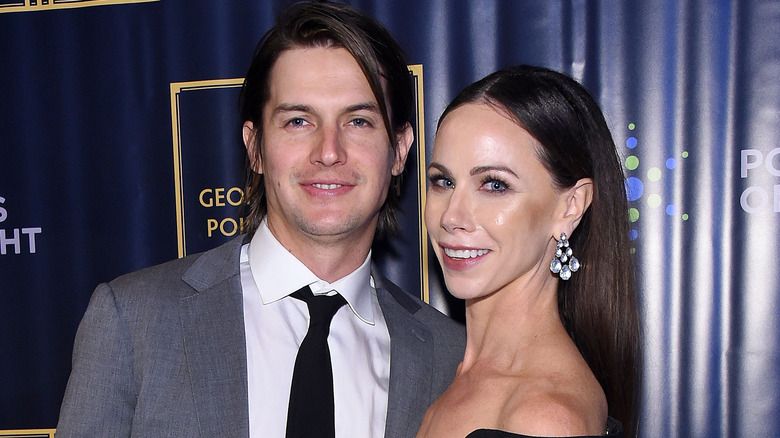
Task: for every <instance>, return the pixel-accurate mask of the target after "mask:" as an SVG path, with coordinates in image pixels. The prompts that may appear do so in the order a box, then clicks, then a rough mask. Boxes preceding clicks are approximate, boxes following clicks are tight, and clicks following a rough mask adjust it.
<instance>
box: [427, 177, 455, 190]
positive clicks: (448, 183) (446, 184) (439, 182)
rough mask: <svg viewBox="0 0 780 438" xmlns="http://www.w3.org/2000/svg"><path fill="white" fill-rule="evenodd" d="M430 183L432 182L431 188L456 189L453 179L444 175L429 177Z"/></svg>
mask: <svg viewBox="0 0 780 438" xmlns="http://www.w3.org/2000/svg"><path fill="white" fill-rule="evenodd" d="M428 181H430V183H431V186H433V187H442V188H453V187H455V183H454V182H452V180H451V179H449V178H447V177H444V176H443V175H431V176H429V177H428Z"/></svg>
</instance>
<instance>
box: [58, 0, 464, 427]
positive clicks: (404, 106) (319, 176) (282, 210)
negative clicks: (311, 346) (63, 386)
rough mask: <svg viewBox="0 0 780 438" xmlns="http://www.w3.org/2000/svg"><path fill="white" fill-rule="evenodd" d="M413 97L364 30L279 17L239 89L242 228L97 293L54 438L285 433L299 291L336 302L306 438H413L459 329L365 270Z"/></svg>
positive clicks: (369, 26)
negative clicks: (320, 422) (320, 394)
mask: <svg viewBox="0 0 780 438" xmlns="http://www.w3.org/2000/svg"><path fill="white" fill-rule="evenodd" d="M412 102H413V100H412V89H411V85H410V78H409V76H408V72H407V70H406V63H405V61H404V58H403V56H402V55H401V52H400V49H399V48H398V46H397V44H396V43H395V41H393V39H392V37H391V36H390V35H389V33H387V31H386V30H384V29H383V28H382V27H381V26H380V25H379V24H378V23H376V22H375V21H374V20H373V19H371V18H369V17H367V16H365V15H363V14H361V13H359V12H357V11H356V10H354V9H352V8H351V7H348V6H345V5H341V4H335V3H305V4H299V5H296V6H293V7H292V8H291V9H289V10H288V11H286V13H284V14H283V15H282V16H281V17H280V18H279V19H278V21H277V25H276V26H275V27H274V28H273V29H271V31H269V33H267V34H266V36H264V37H263V39H262V40H261V42H260V44H259V45H258V49H257V50H256V52H255V55H254V59H253V62H252V66H251V67H250V69H249V72H248V73H247V77H246V79H245V82H244V87H243V90H242V98H241V105H242V114H241V115H242V118H243V120H245V123H244V126H243V137H244V142H245V145H246V148H247V152H248V157H249V160H248V163H249V167H250V168H251V171H250V172H249V173H250V177H249V183H248V186H249V190H248V198H249V199H248V206H249V216H248V218H247V221H248V235H247V236H246V237H244V238H239V239H236V240H233V241H231V242H229V243H227V244H225V245H222V246H220V247H218V248H216V249H213V250H211V251H207V252H205V253H203V254H200V255H195V256H190V257H186V258H184V259H180V260H175V261H172V262H169V263H166V264H163V265H160V266H156V267H152V268H148V269H145V270H142V271H139V272H137V273H133V274H129V275H126V276H123V277H120V278H118V279H116V280H114V281H112V282H111V283H109V284H104V285H101V286H99V287H98V288H97V290H96V291H95V294H94V295H93V298H92V300H91V302H90V305H89V308H88V310H87V312H86V314H85V316H84V319H83V321H82V324H81V326H80V327H79V332H78V334H77V337H76V342H75V345H74V359H73V371H72V374H71V378H70V381H69V383H68V388H67V390H66V394H65V399H64V401H63V406H62V410H61V413H60V423H59V425H58V431H57V436H58V438H61V437H63V436H64V437H69V436H79V437H83V436H101V437H105V436H111V437H115V436H131V435H132V436H154V437H164V436H187V437H194V436H201V437H216V436H225V437H253V438H254V437H258V436H263V437H265V436H268V437H274V436H284V435H285V433H289V428H290V425H289V424H288V415H289V416H292V415H293V414H294V413H295V411H296V409H292V408H289V406H291V405H288V400H290V398H291V397H292V394H293V393H294V392H295V391H294V390H293V389H291V382H292V383H293V387H294V386H295V379H298V378H299V374H298V363H296V362H297V361H296V356H297V355H298V352H299V345H300V344H302V342H303V340H304V338H306V337H308V334H307V329H313V327H314V325H315V324H314V316H313V315H314V313H312V316H311V319H312V327H308V326H309V318H310V315H309V310H308V307H307V303H305V302H303V301H301V299H298V298H296V297H298V295H297V294H298V292H296V291H297V290H299V289H300V290H301V291H305V292H302V293H309V294H311V293H313V294H314V296H318V297H319V298H321V297H320V296H321V295H330V296H337V297H338V296H340V297H342V298H343V301H346V305H341V307H336V308H338V310H336V312H335V316H333V317H332V322H330V332H329V335H326V336H327V345H328V346H329V354H330V357H331V361H330V362H331V363H332V371H330V373H331V374H332V380H333V385H332V386H331V385H330V384H329V383H327V384H326V385H325V386H326V387H327V388H328V390H330V389H332V397H330V398H331V399H332V406H333V407H332V410H331V412H332V413H329V414H328V415H326V417H329V420H330V421H331V423H332V424H333V426H332V427H331V429H334V430H330V431H325V430H323V432H322V434H320V433H319V432H317V433H316V436H328V435H331V436H332V435H333V434H334V433H335V436H343V437H347V436H349V437H367V436H383V435H384V436H388V437H410V436H414V435H415V434H416V432H417V429H418V428H419V425H420V423H421V421H422V417H423V414H424V413H425V410H426V409H427V407H428V405H430V404H431V403H432V402H433V401H434V400H435V399H436V398H437V397H438V396H439V395H440V394H441V393H442V392H443V391H444V390H445V389H446V387H447V386H448V385H449V382H450V381H451V380H452V378H453V376H454V372H455V368H456V366H457V364H458V363H459V361H460V359H461V358H462V355H463V349H464V332H463V330H462V327H461V326H459V325H458V324H456V323H454V322H453V321H451V320H450V319H449V318H447V317H445V316H444V315H442V314H440V313H438V312H437V311H436V310H434V309H432V308H431V307H429V306H427V305H426V304H424V303H422V302H420V301H419V300H416V299H414V298H412V297H411V296H410V295H408V294H406V293H405V292H403V291H401V290H400V289H399V288H398V287H397V286H395V285H394V284H392V283H391V282H389V281H388V280H386V279H385V278H383V277H382V276H381V274H380V273H379V272H377V271H376V269H374V267H373V266H372V265H371V261H370V259H371V252H370V248H371V244H372V242H373V240H374V237H375V233H376V232H377V229H378V228H379V232H387V231H388V230H392V229H393V228H394V226H395V218H394V215H393V211H394V203H395V202H397V199H395V196H397V194H396V193H395V190H392V191H390V192H391V193H390V195H389V197H388V191H389V190H388V189H389V187H390V185H391V180H395V179H397V178H398V177H399V176H400V174H401V173H402V171H403V168H404V164H405V160H406V156H407V153H408V151H409V148H410V146H411V143H412V140H413V138H412V130H411V125H410V123H409V120H410V119H411V115H412V111H413V107H412ZM294 292H295V294H293V293H294ZM343 301H342V304H343ZM307 302H308V301H307ZM326 333H327V331H326ZM301 350H303V347H301ZM301 353H302V351H301ZM323 362H328V361H323ZM309 365H311V364H309ZM314 365H315V369H317V370H318V371H317V372H319V371H321V370H319V369H320V368H323V367H326V366H327V365H330V363H316V364H314ZM327 368H330V367H327ZM294 369H295V373H294V371H293V370H294ZM318 383H319V381H315V382H312V383H311V384H312V386H317V385H316V384H318ZM303 398H304V403H303V405H304V407H305V408H306V409H310V410H311V411H312V413H313V414H315V413H320V411H322V409H321V406H320V402H319V401H314V400H311V401H308V400H306V398H307V396H306V395H304V396H303ZM328 402H329V403H330V400H328ZM290 418H293V417H290ZM305 422H308V420H304V421H301V420H290V424H292V425H293V426H295V425H298V424H299V423H305ZM326 432H327V433H326ZM310 436H311V435H310Z"/></svg>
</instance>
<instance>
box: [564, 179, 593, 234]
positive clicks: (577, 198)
mask: <svg viewBox="0 0 780 438" xmlns="http://www.w3.org/2000/svg"><path fill="white" fill-rule="evenodd" d="M566 192H567V193H566V211H565V212H564V214H563V219H564V220H565V224H566V225H565V226H566V228H567V230H568V231H566V230H561V231H564V232H567V234H568V235H569V236H571V234H572V232H574V229H575V228H577V225H579V224H580V221H581V220H582V216H583V215H584V214H585V212H586V211H588V207H590V203H591V202H592V201H593V180H592V179H590V178H582V179H580V180H578V181H577V182H576V183H574V186H572V187H571V188H569V189H568V190H567V191H566Z"/></svg>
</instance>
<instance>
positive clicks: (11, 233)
mask: <svg viewBox="0 0 780 438" xmlns="http://www.w3.org/2000/svg"><path fill="white" fill-rule="evenodd" d="M4 204H5V198H3V197H2V196H0V227H3V225H4V222H5V221H6V219H8V217H9V213H8V209H7V208H6V207H5V206H4ZM42 232H43V230H42V229H41V227H21V228H0V256H4V255H10V254H35V251H36V246H35V243H36V240H35V239H36V237H37V236H38V235H39V234H41V233H42Z"/></svg>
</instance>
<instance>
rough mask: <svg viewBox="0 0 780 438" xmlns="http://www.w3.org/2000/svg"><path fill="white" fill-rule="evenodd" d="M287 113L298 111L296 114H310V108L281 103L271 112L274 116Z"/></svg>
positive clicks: (296, 104)
mask: <svg viewBox="0 0 780 438" xmlns="http://www.w3.org/2000/svg"><path fill="white" fill-rule="evenodd" d="M287 111H298V112H303V113H308V112H311V107H310V106H308V105H303V104H298V103H281V104H279V105H278V106H277V107H276V108H274V110H273V112H274V114H277V113H282V112H287Z"/></svg>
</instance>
